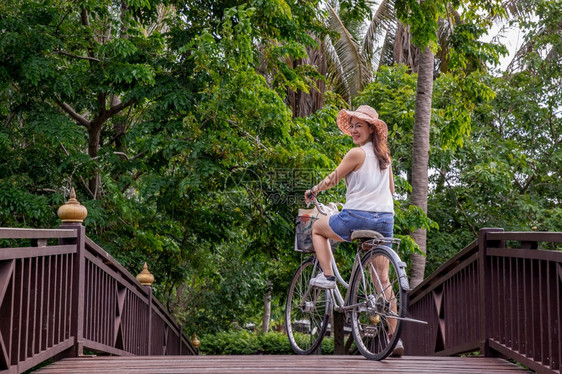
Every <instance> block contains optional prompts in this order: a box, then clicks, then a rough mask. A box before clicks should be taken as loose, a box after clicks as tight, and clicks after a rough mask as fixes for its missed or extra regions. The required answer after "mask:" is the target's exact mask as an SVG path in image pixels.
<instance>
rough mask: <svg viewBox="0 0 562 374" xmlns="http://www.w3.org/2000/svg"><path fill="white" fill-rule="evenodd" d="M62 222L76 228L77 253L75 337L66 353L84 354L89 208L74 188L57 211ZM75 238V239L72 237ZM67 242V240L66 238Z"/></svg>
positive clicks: (71, 331) (73, 325) (75, 261)
mask: <svg viewBox="0 0 562 374" xmlns="http://www.w3.org/2000/svg"><path fill="white" fill-rule="evenodd" d="M57 214H58V216H59V218H60V219H61V221H62V224H61V225H60V226H59V228H61V229H74V230H76V241H75V243H74V244H76V255H75V257H74V264H73V267H74V270H73V277H72V278H73V279H71V280H70V281H71V282H72V284H73V287H72V304H71V305H73V306H74V310H73V311H72V313H71V318H72V321H71V324H70V335H71V336H73V337H74V344H73V346H72V348H70V350H69V351H67V352H66V353H64V355H70V356H72V357H78V356H82V355H83V353H84V288H85V266H86V257H85V251H86V228H85V227H84V226H83V225H82V222H84V219H85V218H86V217H87V216H88V210H87V209H86V207H84V206H83V205H81V204H80V203H79V202H78V200H76V192H75V191H74V188H72V189H71V191H70V198H69V199H68V201H67V202H66V203H65V204H64V205H62V206H61V207H60V208H59V209H58V212H57ZM70 240H73V239H70ZM65 242H66V240H65Z"/></svg>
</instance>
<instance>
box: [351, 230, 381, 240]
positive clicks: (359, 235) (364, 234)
mask: <svg viewBox="0 0 562 374" xmlns="http://www.w3.org/2000/svg"><path fill="white" fill-rule="evenodd" d="M382 238H383V236H382V234H381V233H380V232H378V231H374V230H355V231H353V232H352V233H351V240H355V239H363V240H366V239H382Z"/></svg>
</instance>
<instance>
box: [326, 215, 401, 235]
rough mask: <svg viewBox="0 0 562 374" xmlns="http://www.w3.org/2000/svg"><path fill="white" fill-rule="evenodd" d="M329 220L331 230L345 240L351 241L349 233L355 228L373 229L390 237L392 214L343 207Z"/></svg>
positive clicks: (392, 224) (392, 225) (392, 223)
mask: <svg viewBox="0 0 562 374" xmlns="http://www.w3.org/2000/svg"><path fill="white" fill-rule="evenodd" d="M329 222H330V228H331V229H332V231H333V232H335V233H336V234H337V235H338V236H339V237H340V238H342V239H343V240H345V241H346V242H350V241H351V233H352V232H353V231H355V230H374V231H378V232H380V233H381V234H382V235H383V236H384V237H386V238H392V230H393V227H394V214H393V213H378V212H367V211H365V210H353V209H343V210H342V211H341V212H339V213H337V214H334V215H333V216H331V217H330V221H329Z"/></svg>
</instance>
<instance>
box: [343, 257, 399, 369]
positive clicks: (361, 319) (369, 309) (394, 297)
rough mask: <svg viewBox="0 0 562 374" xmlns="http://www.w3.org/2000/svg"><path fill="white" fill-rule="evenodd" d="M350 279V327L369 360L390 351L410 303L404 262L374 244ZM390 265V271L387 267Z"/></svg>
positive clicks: (359, 346)
mask: <svg viewBox="0 0 562 374" xmlns="http://www.w3.org/2000/svg"><path fill="white" fill-rule="evenodd" d="M361 264H362V268H361V269H362V271H359V270H360V269H358V271H357V272H356V273H355V275H354V277H353V280H352V283H351V304H350V305H355V306H356V307H355V308H353V309H352V310H351V329H352V332H353V339H354V340H355V345H356V346H357V349H359V351H360V352H361V354H363V356H365V357H366V358H368V359H370V360H382V359H384V358H386V357H388V355H390V354H391V353H392V352H393V350H394V347H395V346H396V343H397V342H398V339H400V332H401V330H402V321H401V320H400V319H397V318H396V317H399V318H401V317H404V316H405V314H406V308H407V303H408V294H407V291H408V288H409V286H408V278H407V276H406V271H405V270H404V267H405V265H404V264H403V263H402V262H401V261H400V258H399V257H398V255H396V254H395V253H394V252H393V251H392V250H390V249H384V248H375V249H373V250H372V251H370V252H369V253H367V254H366V255H365V256H364V257H363V259H362V260H361ZM386 269H388V271H386Z"/></svg>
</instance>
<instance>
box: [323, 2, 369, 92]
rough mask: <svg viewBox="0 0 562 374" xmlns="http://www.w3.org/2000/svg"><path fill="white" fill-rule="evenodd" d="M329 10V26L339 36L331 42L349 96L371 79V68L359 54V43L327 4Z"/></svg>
mask: <svg viewBox="0 0 562 374" xmlns="http://www.w3.org/2000/svg"><path fill="white" fill-rule="evenodd" d="M327 6H328V10H329V14H330V17H329V23H330V28H331V29H332V30H335V31H336V32H337V33H338V34H339V36H340V38H339V39H338V40H337V41H336V42H335V43H333V44H334V48H335V51H336V53H337V55H338V57H339V60H340V63H341V68H342V70H343V72H344V76H343V78H344V79H345V80H346V81H347V85H348V87H349V94H350V97H353V96H355V95H356V94H357V93H358V92H359V91H360V90H361V89H362V88H363V87H365V85H367V84H368V83H369V82H370V80H371V76H372V74H371V70H370V67H369V63H368V61H367V60H366V59H365V57H364V56H363V55H362V54H361V51H360V48H359V44H358V43H357V41H356V40H355V39H354V38H353V36H352V35H351V34H350V33H349V31H348V30H347V28H346V27H345V26H344V24H343V22H342V21H341V19H340V17H339V16H338V14H337V12H336V11H335V10H334V8H333V7H332V6H331V5H330V4H327Z"/></svg>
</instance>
